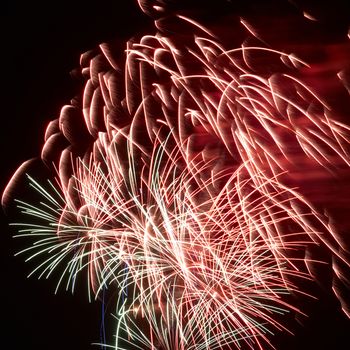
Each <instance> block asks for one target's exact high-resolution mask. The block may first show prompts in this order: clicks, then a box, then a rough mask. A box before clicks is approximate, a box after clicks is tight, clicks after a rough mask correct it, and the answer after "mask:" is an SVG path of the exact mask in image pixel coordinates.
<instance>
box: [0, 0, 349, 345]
mask: <svg viewBox="0 0 350 350" xmlns="http://www.w3.org/2000/svg"><path fill="white" fill-rule="evenodd" d="M135 2H136V1H133V0H114V1H112V0H98V1H97V0H95V1H81V0H79V1H67V0H65V1H60V2H57V3H54V2H51V1H47V2H38V3H35V2H32V1H18V0H13V1H10V0H8V1H7V2H3V3H2V4H1V38H2V39H1V40H2V41H1V60H2V63H1V83H2V84H1V87H2V89H1V106H2V108H1V112H0V113H1V115H0V118H1V140H0V142H1V150H2V157H1V163H0V168H1V177H0V188H1V191H2V190H3V188H4V187H5V185H6V183H7V181H8V180H9V179H10V177H11V175H12V174H13V173H14V171H15V170H16V169H17V167H18V166H19V165H20V164H21V163H22V162H23V161H25V160H27V159H29V158H31V157H35V156H37V155H38V154H39V153H40V150H41V147H42V144H43V136H44V132H45V128H46V125H47V123H48V122H49V121H50V120H52V119H54V118H55V117H57V116H58V114H59V111H60V108H61V107H62V106H63V105H64V104H67V103H69V101H70V99H71V98H72V97H73V96H74V92H75V85H74V83H73V82H72V79H71V76H70V74H69V73H70V71H71V70H72V69H74V68H76V67H78V65H79V57H80V54H81V53H82V52H84V51H86V50H89V49H91V48H93V47H95V46H96V45H98V44H99V43H101V42H103V41H107V40H112V39H113V38H118V40H122V41H124V40H125V39H127V38H129V37H131V36H132V35H133V34H135V33H137V31H138V30H139V29H140V28H142V27H143V26H144V25H146V24H147V25H149V22H150V21H149V20H148V19H147V18H146V16H144V15H143V14H142V13H141V11H140V10H139V9H138V8H137V4H136V3H135ZM262 2H263V1H262ZM262 2H261V3H262ZM296 2H297V3H304V4H306V5H305V6H308V7H309V8H310V9H311V10H312V11H314V13H315V14H318V15H319V16H320V17H323V19H325V20H326V21H328V22H329V24H328V25H329V30H338V29H337V28H338V27H339V22H341V23H342V28H343V24H344V23H347V21H348V18H347V13H346V12H345V13H344V11H345V10H346V9H347V8H346V7H345V6H344V2H341V1H338V2H337V1H335V2H334V1H332V2H321V4H319V5H316V4H315V3H317V1H316V2H312V1H304V2H303V1H296ZM266 3H268V2H266ZM324 3H326V4H324ZM337 4H338V5H337ZM266 6H269V5H266ZM337 6H338V7H337ZM349 13H350V12H349ZM335 23H337V25H335ZM344 25H345V24H344ZM1 215H2V217H1V241H0V246H1V254H0V258H1V267H2V269H1V310H2V312H1V323H2V326H1V328H0V329H1V344H2V345H1V348H3V349H37V350H44V349H45V350H56V349H57V350H58V349H60V350H62V349H68V350H69V349H79V350H80V349H86V350H88V349H90V348H91V349H100V348H99V347H98V346H91V345H90V344H91V343H93V342H99V340H100V325H101V305H100V303H98V302H96V303H92V304H89V303H88V300H87V296H86V290H85V289H84V288H81V290H78V291H77V293H76V294H75V295H74V296H72V295H71V294H70V293H68V292H64V291H63V290H60V291H59V293H58V294H57V295H54V289H55V281H54V280H40V281H37V280H36V279H35V278H30V279H27V278H26V275H27V274H28V273H29V272H30V266H29V265H28V264H25V263H24V261H23V260H24V259H23V258H22V257H14V253H15V252H16V251H18V245H17V242H18V241H16V240H13V239H12V238H11V235H12V234H13V233H14V232H13V230H11V229H9V228H8V226H7V223H6V219H5V217H4V215H3V213H1ZM312 309H313V311H312V313H311V316H310V318H309V319H306V320H304V323H305V325H304V327H301V328H300V329H299V330H298V333H297V335H296V336H295V337H285V338H283V339H281V341H280V348H278V350H279V349H281V350H287V349H289V350H294V349H295V350H296V349H298V350H303V349H305V350H306V349H308V350H314V349H315V350H326V349H327V350H328V349H334V350H338V349H339V350H340V349H346V348H347V346H346V345H347V344H348V343H349V337H350V323H349V321H348V320H346V318H345V317H344V316H343V315H342V314H341V313H340V312H339V311H338V307H337V305H336V303H335V302H334V301H332V299H331V298H330V297H329V296H328V295H326V294H325V295H324V297H323V299H321V302H319V303H317V305H316V307H315V308H312ZM107 332H110V333H112V332H113V327H111V328H110V329H108V328H107ZM343 342H344V343H343ZM341 344H344V345H341Z"/></svg>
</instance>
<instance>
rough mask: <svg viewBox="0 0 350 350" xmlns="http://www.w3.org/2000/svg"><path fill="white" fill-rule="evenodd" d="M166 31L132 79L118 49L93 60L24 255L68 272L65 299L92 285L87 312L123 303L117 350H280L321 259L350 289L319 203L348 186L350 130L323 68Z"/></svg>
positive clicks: (245, 24)
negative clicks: (318, 82)
mask: <svg viewBox="0 0 350 350" xmlns="http://www.w3.org/2000/svg"><path fill="white" fill-rule="evenodd" d="M158 5H159V6H158ZM158 5H155V6H156V7H153V9H154V10H155V11H161V6H160V4H158ZM140 6H141V7H142V8H144V9H145V11H147V9H148V7H147V6H146V2H140ZM145 6H146V7H145ZM156 25H157V28H158V29H159V31H158V33H157V34H156V35H145V36H143V37H141V39H140V40H138V41H137V40H134V41H130V42H129V43H128V44H127V47H126V51H125V52H126V58H125V65H124V67H122V66H120V62H118V59H117V57H115V55H114V54H113V47H112V46H111V45H108V44H101V45H100V47H99V50H98V53H91V52H90V53H87V54H85V55H83V56H82V59H81V65H82V74H83V76H85V77H87V82H86V85H85V90H84V94H83V98H82V100H81V105H79V104H78V103H76V102H75V104H73V105H71V106H66V107H64V108H63V109H62V112H61V115H60V118H59V120H56V121H54V122H52V123H51V124H50V125H49V126H48V128H47V132H46V135H45V145H44V147H43V151H42V159H43V161H44V162H45V163H46V164H47V165H48V166H49V167H52V168H53V169H54V170H55V172H56V174H57V176H56V182H55V184H52V183H49V184H48V185H42V184H40V183H38V182H37V181H36V180H35V179H33V178H31V177H29V182H30V184H31V186H32V187H33V188H34V189H35V191H36V192H37V193H38V194H39V195H40V196H41V197H42V200H41V202H40V204H39V205H37V204H32V203H27V202H24V201H22V202H20V201H19V208H20V209H21V211H22V213H23V214H25V217H26V218H27V220H28V221H27V222H24V223H20V224H16V225H17V226H19V236H25V237H28V236H29V237H32V238H33V239H34V238H35V242H34V243H33V245H32V246H30V247H28V248H27V249H25V250H23V251H21V253H22V254H28V260H33V259H42V260H41V261H42V262H40V263H39V264H38V266H37V267H36V268H35V269H34V271H33V272H32V273H33V274H37V275H38V276H39V277H42V276H45V277H48V276H50V275H51V274H53V273H54V272H55V271H60V272H59V278H58V282H57V289H58V288H59V287H60V286H63V285H65V287H66V289H69V288H71V289H72V290H74V288H75V285H76V280H77V278H78V276H79V275H81V274H85V276H86V280H87V285H88V294H89V297H90V299H92V298H98V297H99V295H101V293H102V291H103V290H105V289H106V288H107V289H109V290H110V289H113V290H116V291H117V297H115V298H114V303H115V306H116V324H117V326H116V343H115V344H114V345H113V346H112V347H114V348H115V349H127V348H128V347H129V346H132V347H133V348H139V349H147V348H148V349H152V350H153V349H159V350H160V349H167V350H168V349H169V350H170V349H179V350H190V349H193V350H195V349H196V350H199V349H211V350H212V349H236V348H240V347H247V348H249V349H263V348H265V347H273V344H272V343H271V339H270V335H271V334H273V332H276V331H277V332H278V331H287V325H286V324H287V323H286V322H284V320H283V315H285V314H286V313H288V312H289V313H296V314H302V313H303V311H302V310H300V309H299V307H298V306H297V303H294V302H293V301H294V300H293V301H290V299H293V298H295V297H296V296H304V295H307V294H308V293H307V291H306V290H304V289H303V288H302V285H303V281H306V280H311V279H315V278H316V275H315V272H314V270H315V266H317V264H321V263H322V262H323V261H322V259H316V258H314V256H313V254H312V251H313V248H314V247H318V246H319V245H321V246H323V247H325V248H326V249H327V251H328V254H330V255H331V256H332V257H333V259H334V260H335V263H334V264H333V265H332V268H333V270H334V274H335V276H336V279H337V281H340V282H343V283H346V274H345V273H344V272H343V271H346V269H348V268H349V260H348V254H347V245H348V242H347V240H346V238H344V237H343V235H341V234H340V233H339V229H338V227H337V225H334V224H333V223H332V217H331V214H330V213H329V212H328V213H325V209H327V206H326V204H327V202H326V201H323V202H322V200H320V199H319V198H318V197H317V196H314V195H313V193H310V192H309V191H308V190H307V187H308V185H309V181H310V179H311V180H312V181H315V180H317V181H326V182H327V181H329V179H330V178H331V177H333V178H338V177H339V176H340V174H343V173H345V174H348V173H349V165H350V154H349V143H350V128H349V127H348V126H347V125H346V124H345V123H343V122H342V121H341V120H340V118H339V115H338V114H337V113H336V112H335V111H334V109H333V108H332V106H331V104H330V103H329V102H328V101H327V99H326V98H325V97H324V96H322V94H320V93H318V92H317V90H316V89H314V88H313V87H312V84H309V83H308V80H310V79H307V74H308V72H309V71H311V70H312V65H310V64H309V63H308V62H307V60H304V59H301V58H299V57H298V55H295V54H292V53H289V52H288V53H286V52H282V51H280V50H279V49H278V48H273V47H271V46H270V45H268V44H267V43H266V42H264V41H263V40H262V38H261V35H260V34H259V33H258V31H257V30H256V29H255V27H254V26H253V25H251V23H250V22H249V21H247V20H245V19H240V20H239V23H237V25H239V26H240V28H241V29H240V33H241V34H239V35H238V34H237V38H240V35H242V33H244V35H248V36H249V39H245V40H244V41H243V42H242V43H241V44H240V45H236V46H234V47H232V46H230V47H227V44H225V43H224V41H223V40H220V39H219V38H218V36H217V35H216V32H215V30H214V29H215V28H213V29H211V28H206V27H204V26H202V25H201V24H199V23H198V21H195V20H193V19H192V18H190V17H186V16H184V15H182V14H181V15H175V16H174V17H173V18H172V21H168V22H165V24H164V22H163V21H162V20H157V21H156ZM218 32H219V30H218ZM174 33H175V34H174ZM188 33H191V34H188ZM237 40H238V39H236V41H237ZM343 77H344V74H343V75H342V74H339V78H340V79H341V82H342V83H343V84H344V87H345V88H346V87H348V81H347V80H346V79H345V78H343ZM62 135H63V136H64V138H65V139H66V140H67V141H68V143H69V147H68V148H66V149H60V148H59V145H60V143H59V142H58V140H59V139H60V137H62ZM57 154H58V155H59V156H57ZM21 171H22V172H23V170H20V171H19V172H21ZM306 171H307V172H308V174H307V175H306V176H305V175H304V174H303V172H304V173H305V172H306ZM301 175H302V176H301ZM12 183H14V181H12V182H10V184H9V186H8V189H7V190H6V191H5V194H4V196H5V197H4V198H6V196H8V193H10V191H11V188H12ZM325 203H326V204H325ZM316 260H319V261H316ZM334 292H335V294H336V295H337V296H338V297H339V300H340V302H341V304H342V308H343V310H344V312H345V313H347V314H348V315H349V311H348V309H347V305H346V300H345V299H343V298H342V297H341V295H340V293H339V290H338V289H336V288H334Z"/></svg>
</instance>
